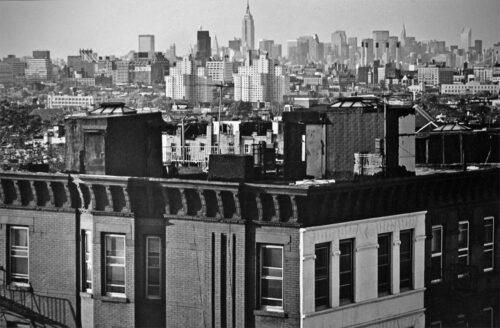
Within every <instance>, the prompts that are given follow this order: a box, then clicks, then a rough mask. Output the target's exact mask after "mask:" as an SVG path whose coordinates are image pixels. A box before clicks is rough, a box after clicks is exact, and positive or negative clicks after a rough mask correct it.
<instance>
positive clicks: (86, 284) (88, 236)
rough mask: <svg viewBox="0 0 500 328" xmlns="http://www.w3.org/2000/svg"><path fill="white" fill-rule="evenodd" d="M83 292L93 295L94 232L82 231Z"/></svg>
mask: <svg viewBox="0 0 500 328" xmlns="http://www.w3.org/2000/svg"><path fill="white" fill-rule="evenodd" d="M82 262H83V263H82V268H83V270H82V290H83V291H84V292H87V293H92V231H88V230H86V231H82Z"/></svg>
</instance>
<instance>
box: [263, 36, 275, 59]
mask: <svg viewBox="0 0 500 328" xmlns="http://www.w3.org/2000/svg"><path fill="white" fill-rule="evenodd" d="M273 44H274V41H273V40H266V39H262V40H259V50H260V51H265V52H266V53H268V54H269V56H270V55H271V52H272V48H273Z"/></svg>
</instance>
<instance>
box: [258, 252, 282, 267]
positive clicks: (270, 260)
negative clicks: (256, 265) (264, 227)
mask: <svg viewBox="0 0 500 328" xmlns="http://www.w3.org/2000/svg"><path fill="white" fill-rule="evenodd" d="M281 254H282V250H281V248H270V247H265V248H263V249H262V257H263V266H266V267H274V268H281V267H282V265H283V263H282V259H281Z"/></svg>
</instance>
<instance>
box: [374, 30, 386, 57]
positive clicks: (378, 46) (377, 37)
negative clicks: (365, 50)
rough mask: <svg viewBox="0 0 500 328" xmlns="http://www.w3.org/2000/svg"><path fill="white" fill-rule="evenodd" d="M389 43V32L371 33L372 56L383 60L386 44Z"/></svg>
mask: <svg viewBox="0 0 500 328" xmlns="http://www.w3.org/2000/svg"><path fill="white" fill-rule="evenodd" d="M388 41H389V31H373V42H374V44H375V47H374V49H373V54H374V55H375V59H383V55H384V52H385V47H386V43H387V42H388Z"/></svg>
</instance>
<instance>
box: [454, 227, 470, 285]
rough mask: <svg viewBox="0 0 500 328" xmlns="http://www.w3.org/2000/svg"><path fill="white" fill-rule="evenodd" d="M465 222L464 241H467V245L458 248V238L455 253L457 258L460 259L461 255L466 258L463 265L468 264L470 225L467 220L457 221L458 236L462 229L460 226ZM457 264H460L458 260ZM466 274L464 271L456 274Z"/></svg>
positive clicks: (459, 276)
mask: <svg viewBox="0 0 500 328" xmlns="http://www.w3.org/2000/svg"><path fill="white" fill-rule="evenodd" d="M463 224H465V225H466V226H467V228H466V230H465V231H466V235H465V236H466V241H467V246H466V247H462V248H460V240H458V255H457V259H460V258H462V257H465V258H466V260H465V265H469V247H470V244H469V239H470V231H469V229H470V225H469V221H467V220H464V221H459V222H458V236H460V233H461V232H462V231H464V230H463V229H461V228H460V226H461V225H463ZM459 264H461V263H460V262H459ZM466 275H467V274H466V273H459V274H458V275H457V277H458V278H463V277H465V276H466Z"/></svg>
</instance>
